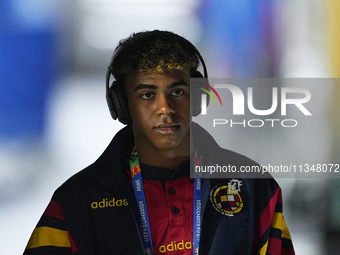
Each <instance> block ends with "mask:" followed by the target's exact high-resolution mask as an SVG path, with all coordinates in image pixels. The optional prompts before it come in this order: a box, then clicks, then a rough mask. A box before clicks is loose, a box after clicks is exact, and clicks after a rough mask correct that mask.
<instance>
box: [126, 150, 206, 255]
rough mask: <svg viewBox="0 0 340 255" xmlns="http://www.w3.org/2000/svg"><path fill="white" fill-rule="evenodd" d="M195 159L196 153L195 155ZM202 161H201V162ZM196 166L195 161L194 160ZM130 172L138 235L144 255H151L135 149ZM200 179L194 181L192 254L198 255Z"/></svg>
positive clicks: (140, 177) (140, 174) (146, 217)
mask: <svg viewBox="0 0 340 255" xmlns="http://www.w3.org/2000/svg"><path fill="white" fill-rule="evenodd" d="M195 157H196V153H195ZM201 161H202V160H201ZM195 164H196V159H195ZM130 171H131V176H132V184H133V190H134V193H135V197H136V200H137V204H138V209H139V223H140V226H141V227H140V235H141V238H142V242H143V247H144V251H145V254H147V255H152V254H154V252H153V245H152V239H151V231H150V222H149V217H148V211H147V208H146V200H145V193H144V187H143V178H142V173H141V168H140V164H139V158H138V155H137V152H136V151H135V149H134V150H133V152H132V154H131V156H130ZM201 184H202V179H201V176H197V177H196V178H195V180H194V231H193V232H194V235H193V241H194V245H193V254H194V255H195V254H198V247H199V238H200V234H201V195H202V190H201V187H202V185H201Z"/></svg>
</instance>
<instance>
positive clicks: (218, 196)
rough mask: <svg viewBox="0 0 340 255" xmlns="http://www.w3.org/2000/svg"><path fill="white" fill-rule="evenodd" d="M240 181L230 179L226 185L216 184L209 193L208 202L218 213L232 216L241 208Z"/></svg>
mask: <svg viewBox="0 0 340 255" xmlns="http://www.w3.org/2000/svg"><path fill="white" fill-rule="evenodd" d="M241 186H242V181H239V180H237V179H232V180H230V181H229V182H228V185H222V186H217V187H216V188H214V189H213V190H212V191H211V193H210V202H211V204H212V205H213V207H214V208H215V209H216V211H218V212H219V213H221V214H223V215H226V216H230V217H232V216H234V215H235V214H237V213H238V212H240V211H241V210H242V208H243V201H242V198H241V196H240V192H241Z"/></svg>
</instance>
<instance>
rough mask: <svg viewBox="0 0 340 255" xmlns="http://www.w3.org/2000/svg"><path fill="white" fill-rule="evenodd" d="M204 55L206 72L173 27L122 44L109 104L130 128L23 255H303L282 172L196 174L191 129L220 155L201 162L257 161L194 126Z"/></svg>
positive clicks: (51, 212) (55, 209)
mask: <svg viewBox="0 0 340 255" xmlns="http://www.w3.org/2000/svg"><path fill="white" fill-rule="evenodd" d="M199 62H201V63H202V65H203V67H204V69H205V64H204V61H203V59H202V57H201V56H200V54H199V52H198V51H197V49H196V48H195V47H194V46H193V45H192V44H191V43H190V42H188V41H187V40H185V39H184V38H182V37H180V36H178V35H176V34H173V33H171V32H165V31H151V32H142V33H138V34H134V35H132V36H131V37H129V38H127V39H126V40H124V41H122V42H121V43H120V44H119V46H118V47H117V49H116V52H115V54H114V56H113V58H112V61H111V63H110V66H109V70H108V73H107V101H108V105H109V108H110V112H111V115H112V117H114V118H115V119H116V118H118V119H119V120H120V121H121V122H123V123H125V124H128V125H127V127H126V128H124V129H122V130H121V131H120V132H118V134H116V136H115V137H114V139H113V140H112V142H111V143H110V145H109V146H108V148H107V149H106V150H105V152H104V153H103V154H102V155H101V157H100V158H99V159H98V160H97V161H96V162H95V163H93V164H92V165H90V166H89V167H87V168H86V169H84V170H83V171H81V172H79V173H78V174H76V175H75V176H73V177H71V178H70V179H69V180H68V181H66V182H65V183H64V184H63V185H62V186H61V187H60V188H58V189H57V190H56V192H55V193H54V195H53V198H52V200H51V202H50V204H49V205H48V207H47V209H46V210H45V212H44V214H43V216H42V217H41V219H40V221H39V223H38V224H37V227H36V228H35V230H34V232H33V234H32V236H31V239H30V241H29V243H28V245H27V248H26V250H25V253H24V254H26V255H28V254H197V253H198V252H199V254H229V255H236V254H240V255H241V254H242V255H245V254H287V255H288V254H294V250H293V248H292V244H291V239H290V235H289V232H288V229H287V227H286V225H285V222H284V220H283V217H282V201H281V189H280V188H279V187H278V185H277V184H276V182H275V181H274V180H273V179H234V178H233V179H232V178H230V179H202V180H201V179H191V178H190V176H189V167H190V164H189V162H190V155H191V153H194V152H191V151H190V130H191V128H193V129H194V130H193V131H194V132H195V134H196V135H198V136H199V137H200V139H199V141H198V142H197V144H196V145H195V147H203V146H207V147H209V148H211V149H213V150H212V151H217V152H218V153H216V155H207V154H204V155H202V158H199V160H208V161H209V160H210V161H215V160H217V161H218V162H222V163H225V162H228V163H229V164H234V165H253V164H256V163H255V162H253V161H251V160H250V159H248V158H246V157H244V156H241V155H239V154H236V153H233V152H231V151H227V150H224V149H221V148H219V147H218V145H217V144H216V143H215V142H214V141H212V140H213V139H212V138H211V137H210V136H209V135H208V134H207V132H206V131H204V130H203V129H202V128H200V127H199V126H198V125H195V124H192V125H191V113H190V77H200V76H202V75H201V74H200V73H198V71H197V67H198V65H199ZM204 71H205V74H204V76H205V77H206V70H204ZM111 74H112V75H113V76H114V77H115V79H116V80H115V81H114V82H113V84H112V85H111V86H110V82H109V80H110V75H111ZM194 114H198V113H195V112H194ZM191 126H192V127H191ZM199 160H198V161H199ZM230 192H231V193H230ZM197 197H199V199H198V198H197ZM230 197H233V199H234V200H235V201H236V202H234V205H233V206H231V204H230V203H231V202H230V201H227V200H228V198H230ZM226 203H228V206H226V205H225V204H226ZM229 207H230V208H229Z"/></svg>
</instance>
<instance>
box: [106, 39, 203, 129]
mask: <svg viewBox="0 0 340 255" xmlns="http://www.w3.org/2000/svg"><path fill="white" fill-rule="evenodd" d="M141 34H142V33H141ZM172 35H173V36H176V37H177V38H178V39H179V40H180V41H181V42H182V43H183V44H185V45H186V46H187V47H188V48H191V49H192V50H193V52H194V53H195V55H196V56H197V58H198V60H199V61H200V62H201V64H202V67H203V73H204V75H202V74H201V73H200V72H199V71H197V70H196V71H195V72H194V73H191V74H190V75H191V77H194V78H201V77H204V78H208V71H207V68H206V65H205V62H204V59H203V57H202V55H201V53H200V52H199V51H198V49H197V48H196V47H195V46H194V45H193V44H192V43H191V42H190V41H188V40H187V39H185V38H184V37H182V36H179V35H177V34H172ZM135 36H139V34H136V35H135ZM133 38H134V37H133ZM126 47H127V46H126V42H123V43H122V44H120V45H119V46H118V47H117V48H116V50H115V52H114V54H113V56H112V58H111V61H110V64H109V66H108V68H107V71H106V101H107V104H108V107H109V110H110V113H111V116H112V118H113V119H117V118H118V120H119V121H120V122H121V123H123V124H130V123H132V120H131V116H130V112H129V108H128V102H127V96H126V92H125V89H124V86H123V84H121V81H118V80H115V81H114V82H113V83H112V84H111V86H110V77H111V74H112V75H113V68H112V66H113V63H114V62H115V61H116V59H117V57H118V56H119V55H120V54H121V52H122V51H123V50H124V49H125V48H126ZM196 97H197V96H194V98H196ZM196 101H197V100H196ZM199 113H200V97H199V103H197V104H194V109H193V115H194V116H197V115H198V114H199Z"/></svg>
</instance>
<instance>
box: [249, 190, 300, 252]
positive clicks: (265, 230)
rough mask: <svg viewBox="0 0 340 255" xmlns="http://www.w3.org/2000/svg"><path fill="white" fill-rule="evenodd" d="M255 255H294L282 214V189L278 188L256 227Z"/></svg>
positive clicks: (253, 244)
mask: <svg viewBox="0 0 340 255" xmlns="http://www.w3.org/2000/svg"><path fill="white" fill-rule="evenodd" d="M252 246H253V254H258V255H266V254H270V255H294V254H295V252H294V248H293V244H292V239H291V236H290V233H289V230H288V228H287V225H286V223H285V220H284V217H283V214H282V194H281V188H279V187H278V188H277V190H276V192H275V193H274V195H273V196H272V197H271V199H270V201H269V203H268V204H267V206H266V207H265V209H264V211H263V212H262V214H261V216H260V218H259V219H258V220H257V222H256V225H255V231H254V237H253V243H252Z"/></svg>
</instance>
